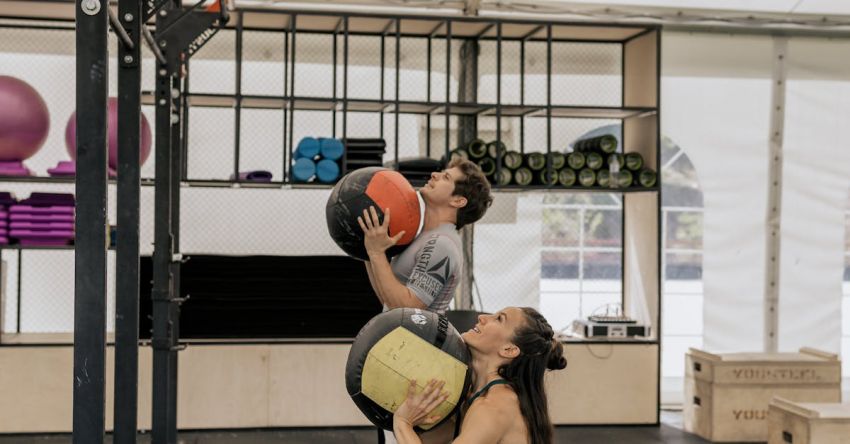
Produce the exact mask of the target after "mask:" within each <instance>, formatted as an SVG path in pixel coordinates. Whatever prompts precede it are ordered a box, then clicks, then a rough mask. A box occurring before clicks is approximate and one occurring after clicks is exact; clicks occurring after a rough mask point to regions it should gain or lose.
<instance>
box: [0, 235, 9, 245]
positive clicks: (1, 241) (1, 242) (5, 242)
mask: <svg viewBox="0 0 850 444" xmlns="http://www.w3.org/2000/svg"><path fill="white" fill-rule="evenodd" d="M0 245H9V238H8V237H6V236H0Z"/></svg>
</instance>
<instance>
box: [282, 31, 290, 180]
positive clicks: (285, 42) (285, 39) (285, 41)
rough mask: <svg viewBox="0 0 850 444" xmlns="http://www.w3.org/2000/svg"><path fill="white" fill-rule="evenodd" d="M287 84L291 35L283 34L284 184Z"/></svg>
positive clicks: (284, 168) (285, 169) (283, 171)
mask: <svg viewBox="0 0 850 444" xmlns="http://www.w3.org/2000/svg"><path fill="white" fill-rule="evenodd" d="M287 83H289V33H288V32H284V33H283V134H282V135H281V137H282V138H283V169H282V170H281V173H282V174H283V176H282V177H283V182H286V172H287V170H288V168H287V162H286V161H287V160H288V159H289V158H288V157H287V155H286V154H287V153H286V134H287V132H288V131H287V130H286V128H287V126H286V120H287V113H288V108H289V107H288V106H286V104H287V101H286V97H288V95H289V92H288V91H287V90H286V85H287Z"/></svg>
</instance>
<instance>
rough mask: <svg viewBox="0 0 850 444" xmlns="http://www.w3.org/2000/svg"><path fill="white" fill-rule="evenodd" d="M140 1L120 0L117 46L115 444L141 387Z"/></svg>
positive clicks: (132, 438)
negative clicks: (121, 32)
mask: <svg viewBox="0 0 850 444" xmlns="http://www.w3.org/2000/svg"><path fill="white" fill-rule="evenodd" d="M141 6H142V2H141V1H139V0H120V1H119V2H118V20H119V22H120V23H121V24H122V26H124V29H125V30H126V31H127V34H128V35H129V36H130V40H131V41H132V42H133V45H134V46H133V48H132V49H130V48H127V47H125V46H124V45H123V44H121V43H119V44H118V196H117V204H116V207H117V219H118V220H117V223H118V227H119V228H120V230H121V234H120V235H119V236H118V239H117V240H116V266H115V404H114V418H115V424H114V428H113V429H114V442H115V444H135V442H136V429H137V423H136V418H137V416H138V386H139V205H140V203H139V194H140V192H141V183H140V177H141V172H140V164H139V142H140V130H141V128H140V127H141V121H140V120H141V112H142V105H141V94H140V90H141V57H140V56H141V54H140V52H141V51H140V47H141V39H140V37H141V26H142V25H143V23H142V20H141V17H142V7H141Z"/></svg>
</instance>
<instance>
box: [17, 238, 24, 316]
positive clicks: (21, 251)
mask: <svg viewBox="0 0 850 444" xmlns="http://www.w3.org/2000/svg"><path fill="white" fill-rule="evenodd" d="M23 251H24V250H22V249H20V248H19V249H18V273H17V274H18V291H17V292H16V293H17V297H18V305H17V311H18V313H17V315H18V321H17V322H16V323H15V325H16V326H17V333H20V332H21V331H22V329H21V293H22V286H21V269H22V268H23V260H24V259H23V257H22V256H21V255H22V254H23Z"/></svg>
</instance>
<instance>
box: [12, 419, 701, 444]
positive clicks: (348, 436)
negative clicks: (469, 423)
mask: <svg viewBox="0 0 850 444" xmlns="http://www.w3.org/2000/svg"><path fill="white" fill-rule="evenodd" d="M663 418H664V420H663V423H662V424H661V425H660V426H658V427H656V426H639V427H632V426H592V427H591V426H588V427H577V426H570V427H558V428H556V429H555V442H556V443H568V444H608V443H616V444H657V443H667V444H703V443H708V441H706V440H704V439H702V438H700V437H698V436H696V435H692V434H690V433H686V432H684V431H682V430H681V429H680V428H678V427H677V426H678V425H679V424H681V415H679V414H676V413H665V414H664V415H663ZM111 438H112V437H111V436H107V440H106V442H107V443H111V442H112V439H111ZM42 442H46V443H50V444H66V443H68V444H70V443H71V437H70V435H66V434H57V435H5V436H4V435H0V444H29V443H42ZM138 442H139V444H147V443H150V435H148V434H141V435H139V440H138ZM178 442H179V443H180V444H236V443H238V444H248V443H250V444H271V443H286V444H375V443H376V442H377V434H376V432H375V430H374V429H363V428H360V429H286V430H228V431H203V432H181V433H180V437H179V441H178Z"/></svg>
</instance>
